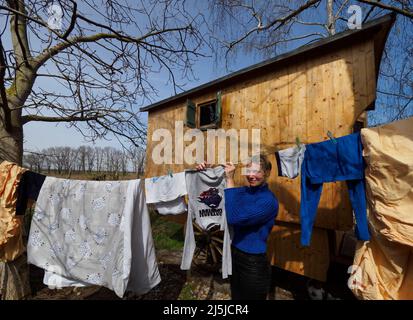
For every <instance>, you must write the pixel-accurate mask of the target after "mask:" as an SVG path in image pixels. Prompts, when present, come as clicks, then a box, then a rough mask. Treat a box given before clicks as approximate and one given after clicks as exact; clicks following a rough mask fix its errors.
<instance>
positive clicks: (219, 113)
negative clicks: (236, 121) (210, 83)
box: [215, 91, 222, 125]
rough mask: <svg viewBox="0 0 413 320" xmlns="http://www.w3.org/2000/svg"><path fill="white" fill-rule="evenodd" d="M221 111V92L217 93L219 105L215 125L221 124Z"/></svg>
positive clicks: (216, 110)
mask: <svg viewBox="0 0 413 320" xmlns="http://www.w3.org/2000/svg"><path fill="white" fill-rule="evenodd" d="M221 110H222V97H221V91H218V92H217V105H216V108H215V124H216V125H219V124H220V123H221Z"/></svg>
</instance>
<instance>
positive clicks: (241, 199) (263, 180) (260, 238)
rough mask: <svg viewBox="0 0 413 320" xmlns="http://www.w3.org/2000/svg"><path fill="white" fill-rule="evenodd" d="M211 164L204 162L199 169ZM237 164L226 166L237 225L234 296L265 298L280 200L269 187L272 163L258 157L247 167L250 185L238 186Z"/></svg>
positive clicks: (228, 199)
mask: <svg viewBox="0 0 413 320" xmlns="http://www.w3.org/2000/svg"><path fill="white" fill-rule="evenodd" d="M209 166H210V165H208V164H206V163H201V164H199V165H198V166H197V169H198V170H205V168H207V167H209ZM235 170H236V167H235V166H234V164H232V163H231V162H228V163H227V164H226V165H225V177H226V189H225V191H224V192H225V210H226V214H227V221H228V224H229V225H230V226H232V228H233V232H234V234H233V237H232V249H231V251H232V276H231V296H232V299H233V300H265V299H266V297H267V294H268V292H269V288H270V284H271V267H270V264H269V261H268V259H267V239H268V236H269V234H270V232H271V229H272V227H273V225H274V220H275V217H276V216H277V213H278V201H277V198H276V197H275V195H274V194H273V193H272V192H271V190H270V189H269V188H268V184H267V178H268V177H269V175H270V172H271V163H270V162H269V161H268V159H267V158H266V157H265V156H263V155H260V156H257V157H255V158H253V159H251V161H250V162H249V163H248V164H247V166H246V175H245V177H246V182H247V186H243V187H236V186H235V182H234V174H235Z"/></svg>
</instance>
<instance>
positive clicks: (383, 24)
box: [140, 13, 396, 112]
mask: <svg viewBox="0 0 413 320" xmlns="http://www.w3.org/2000/svg"><path fill="white" fill-rule="evenodd" d="M395 19H396V15H395V14H394V13H391V14H387V15H384V16H382V17H380V18H377V19H374V20H371V21H369V22H367V23H365V24H363V25H362V28H361V29H356V30H350V29H349V30H346V31H343V32H340V33H337V34H335V35H333V36H330V37H327V38H325V39H321V40H319V41H316V42H313V43H311V44H307V45H304V46H301V47H298V48H297V49H295V50H292V51H289V52H287V53H283V54H280V55H278V56H276V57H274V58H271V59H268V60H265V61H263V62H260V63H257V64H254V65H251V66H249V67H246V68H243V69H241V70H238V71H236V72H233V73H230V74H228V75H226V76H223V77H220V78H218V79H215V80H212V81H210V82H207V83H205V84H202V85H200V86H198V87H195V88H192V89H190V90H187V91H184V92H182V93H179V94H177V95H174V96H171V97H169V98H166V99H163V100H161V101H159V102H156V103H153V104H151V105H148V106H146V107H142V108H140V111H141V112H145V111H152V110H154V109H159V108H162V107H166V106H168V105H170V104H171V103H177V102H179V101H182V100H186V99H188V98H190V97H191V96H195V95H200V94H202V93H204V92H206V91H208V90H213V89H214V88H215V89H220V88H222V87H224V86H227V85H229V84H234V83H235V82H237V81H240V80H242V79H245V78H246V77H248V78H251V77H252V76H254V75H255V74H262V72H264V71H265V72H268V71H269V70H272V69H273V68H274V67H277V68H279V67H280V66H282V65H284V64H286V63H291V62H292V61H294V60H296V59H298V58H302V57H303V55H307V56H309V54H310V52H311V53H312V54H313V53H315V52H317V53H318V52H319V51H320V50H326V49H327V50H331V49H332V48H333V47H332V46H333V45H334V48H336V47H342V46H348V45H349V44H350V43H351V44H353V43H354V42H356V41H361V40H363V39H366V37H369V36H371V35H376V34H378V33H381V36H380V37H377V42H378V43H375V49H379V52H377V50H375V54H376V70H378V69H379V66H380V60H381V54H382V51H383V48H384V44H385V41H386V38H387V35H388V33H389V31H390V28H391V26H392V25H393V23H394V21H395ZM377 74H378V72H376V75H377Z"/></svg>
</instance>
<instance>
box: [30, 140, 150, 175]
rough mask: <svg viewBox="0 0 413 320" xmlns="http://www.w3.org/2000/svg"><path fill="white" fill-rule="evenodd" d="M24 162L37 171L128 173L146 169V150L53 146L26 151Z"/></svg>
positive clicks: (58, 172) (140, 172) (138, 173)
mask: <svg viewBox="0 0 413 320" xmlns="http://www.w3.org/2000/svg"><path fill="white" fill-rule="evenodd" d="M23 165H24V166H25V167H26V168H28V169H30V170H32V171H36V172H44V173H52V172H56V173H57V174H59V175H60V174H68V175H70V174H71V173H84V174H92V173H94V174H96V173H97V174H103V173H110V174H112V175H125V174H127V173H136V174H137V175H138V176H140V175H142V174H143V172H144V165H145V151H144V150H143V149H141V148H138V147H133V148H132V149H130V150H119V149H116V148H114V147H104V148H102V147H90V146H80V147H78V148H72V147H50V148H47V149H43V150H41V151H39V152H33V151H25V153H24V157H23Z"/></svg>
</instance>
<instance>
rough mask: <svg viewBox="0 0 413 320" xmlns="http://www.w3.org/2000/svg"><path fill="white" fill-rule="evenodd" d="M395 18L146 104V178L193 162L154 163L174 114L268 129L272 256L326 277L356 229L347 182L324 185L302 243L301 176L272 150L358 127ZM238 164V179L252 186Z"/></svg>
mask: <svg viewBox="0 0 413 320" xmlns="http://www.w3.org/2000/svg"><path fill="white" fill-rule="evenodd" d="M394 20H395V16H394V15H386V16H383V17H381V18H379V19H376V20H373V21H370V22H368V23H366V24H364V25H363V27H362V29H359V30H347V31H344V32H342V33H338V34H336V35H334V36H331V37H329V38H326V39H322V40H320V41H318V42H314V43H312V44H309V45H306V46H303V47H300V48H298V49H296V50H294V51H292V52H289V53H285V54H282V55H280V56H277V57H275V58H273V59H270V60H267V61H264V62H262V63H259V64H256V65H253V66H251V67H248V68H245V69H242V70H240V71H237V72H235V73H232V74H229V75H227V76H225V77H222V78H219V79H216V80H214V81H211V82H209V83H206V84H204V85H201V86H199V87H196V88H193V89H191V90H188V91H186V92H183V93H180V94H178V95H175V96H173V97H170V98H168V99H165V100H162V101H160V102H157V103H155V104H152V105H149V106H147V107H144V108H142V109H141V111H143V112H148V136H147V141H148V144H147V151H146V152H147V160H146V161H147V162H146V172H145V177H153V176H159V175H164V174H166V173H167V172H168V170H172V171H173V172H179V171H182V170H184V169H185V168H193V167H194V165H193V164H188V163H184V164H162V163H161V164H156V163H155V162H154V161H153V159H152V157H151V155H152V151H153V150H154V147H155V146H156V145H157V144H159V142H158V141H154V139H153V133H154V131H155V130H156V129H159V128H165V129H168V130H170V131H171V132H174V130H175V121H179V120H180V121H183V123H184V131H186V130H188V129H190V128H200V129H201V130H202V132H203V134H204V135H205V134H206V132H207V130H205V129H208V128H222V129H225V130H228V129H231V128H234V129H249V130H251V129H254V128H255V129H257V128H258V129H260V130H261V131H260V141H261V151H262V152H267V153H268V154H269V158H270V160H271V161H272V164H273V171H272V173H271V176H270V178H269V186H270V188H271V190H272V191H273V192H274V193H275V195H276V196H277V198H278V200H279V204H280V207H279V214H278V217H277V219H276V225H275V226H274V228H273V231H272V233H271V236H270V239H269V250H268V254H269V256H270V257H271V262H272V264H273V265H275V266H278V267H280V268H282V269H285V270H289V271H292V272H295V273H298V274H301V275H305V276H307V277H309V278H313V279H317V280H321V281H324V280H326V276H327V270H328V267H329V264H330V261H331V260H332V259H335V258H337V256H338V251H340V250H338V248H340V240H341V238H342V235H343V234H344V233H345V232H346V231H349V230H352V228H353V214H352V209H351V205H350V202H349V199H348V194H347V188H346V185H345V183H342V182H336V183H328V184H324V187H323V193H322V196H321V200H320V204H319V207H318V213H317V220H316V222H315V227H314V230H313V235H312V241H311V246H310V247H308V248H303V247H301V245H300V217H299V208H300V178H299V177H298V178H296V179H294V180H292V179H288V178H284V177H278V173H277V166H276V163H275V156H274V151H275V150H277V149H284V148H287V147H290V146H293V145H294V144H295V141H296V138H297V137H298V138H299V139H300V141H301V142H302V143H313V142H319V141H323V140H326V139H329V138H328V136H327V132H328V131H331V132H332V133H333V134H334V136H335V137H340V136H344V135H347V134H350V133H352V132H354V131H357V130H360V128H361V127H362V126H363V125H364V121H363V119H364V118H365V111H366V110H372V109H373V108H374V103H375V99H376V84H377V78H378V73H379V67H380V61H381V58H382V53H383V48H384V45H385V42H386V39H387V36H388V34H389V31H390V29H391V27H392V25H393V23H394ZM175 138H176V137H173V139H175ZM181 139H182V137H181ZM175 142H176V141H174V143H175ZM185 144H186V145H188V144H189V142H186V143H185ZM205 150H206V147H205ZM175 151H176V150H174V152H175ZM227 154H228V148H227ZM239 171H240V170H237V175H236V183H237V184H238V185H244V184H245V178H244V177H243V176H241V175H240V174H239ZM185 219H186V218H183V219H182V221H185ZM350 262H351V261H350Z"/></svg>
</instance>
